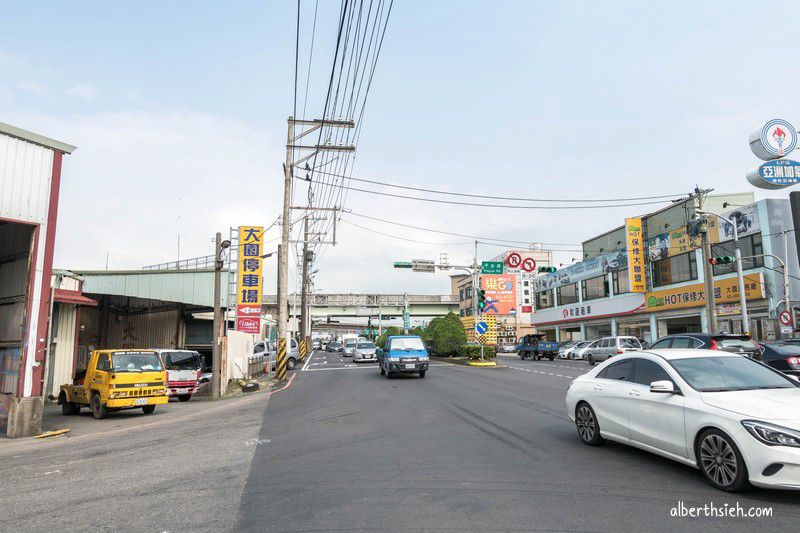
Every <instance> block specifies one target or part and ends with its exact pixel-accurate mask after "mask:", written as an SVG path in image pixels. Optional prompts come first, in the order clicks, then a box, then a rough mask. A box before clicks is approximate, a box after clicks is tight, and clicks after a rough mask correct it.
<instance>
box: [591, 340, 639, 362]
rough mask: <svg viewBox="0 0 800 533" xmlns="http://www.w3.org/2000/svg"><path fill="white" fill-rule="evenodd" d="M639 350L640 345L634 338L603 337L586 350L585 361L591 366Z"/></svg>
mask: <svg viewBox="0 0 800 533" xmlns="http://www.w3.org/2000/svg"><path fill="white" fill-rule="evenodd" d="M641 349H642V345H641V343H639V339H637V338H636V337H603V338H602V339H600V340H599V341H595V342H594V343H592V345H591V347H589V349H588V350H586V359H587V360H588V361H589V364H590V365H593V364H595V363H599V362H600V361H605V360H606V359H608V358H609V357H613V356H615V355H622V354H624V353H625V352H630V351H639V350H641Z"/></svg>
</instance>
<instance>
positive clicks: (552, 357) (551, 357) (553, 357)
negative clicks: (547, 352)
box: [548, 355, 556, 361]
mask: <svg viewBox="0 0 800 533" xmlns="http://www.w3.org/2000/svg"><path fill="white" fill-rule="evenodd" d="M555 358H556V356H555V355H551V356H550V357H548V359H550V360H551V361H554V360H555Z"/></svg>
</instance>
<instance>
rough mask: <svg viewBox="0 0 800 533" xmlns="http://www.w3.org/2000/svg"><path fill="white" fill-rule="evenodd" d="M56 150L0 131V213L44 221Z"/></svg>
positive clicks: (0, 214) (8, 216)
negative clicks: (54, 151)
mask: <svg viewBox="0 0 800 533" xmlns="http://www.w3.org/2000/svg"><path fill="white" fill-rule="evenodd" d="M52 176H53V151H52V150H51V149H49V148H44V147H43V146H39V145H38V144H33V143H30V142H27V141H23V140H21V139H17V138H15V137H9V136H7V135H3V134H0V217H2V218H11V219H14V220H21V221H24V222H34V223H37V224H44V223H45V222H46V221H47V208H48V205H49V202H50V180H51V179H52Z"/></svg>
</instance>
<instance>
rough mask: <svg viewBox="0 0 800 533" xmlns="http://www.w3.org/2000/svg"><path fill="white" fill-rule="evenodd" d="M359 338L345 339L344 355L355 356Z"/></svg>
mask: <svg viewBox="0 0 800 533" xmlns="http://www.w3.org/2000/svg"><path fill="white" fill-rule="evenodd" d="M358 342H359V341H358V339H347V340H345V341H344V349H343V350H342V356H344V357H354V356H355V354H356V346H358Z"/></svg>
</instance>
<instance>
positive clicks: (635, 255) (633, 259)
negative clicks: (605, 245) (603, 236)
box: [625, 218, 647, 292]
mask: <svg viewBox="0 0 800 533" xmlns="http://www.w3.org/2000/svg"><path fill="white" fill-rule="evenodd" d="M625 235H626V238H627V241H628V280H629V283H630V289H631V292H647V282H646V281H645V277H644V240H643V236H644V233H643V231H642V219H641V218H626V219H625Z"/></svg>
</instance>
